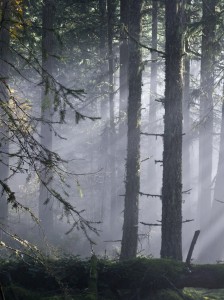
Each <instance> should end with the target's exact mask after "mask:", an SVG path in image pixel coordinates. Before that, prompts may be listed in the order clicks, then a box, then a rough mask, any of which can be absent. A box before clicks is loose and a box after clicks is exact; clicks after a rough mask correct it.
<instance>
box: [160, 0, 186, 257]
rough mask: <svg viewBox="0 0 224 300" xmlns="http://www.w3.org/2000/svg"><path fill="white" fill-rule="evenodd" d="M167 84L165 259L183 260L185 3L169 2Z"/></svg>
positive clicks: (164, 167) (163, 227) (164, 213)
mask: <svg viewBox="0 0 224 300" xmlns="http://www.w3.org/2000/svg"><path fill="white" fill-rule="evenodd" d="M165 9H166V69H165V72H166V74H165V75H166V80H165V117H164V126H165V128H164V130H165V131H164V152H163V188H162V245H161V257H169V258H174V259H178V260H182V172H181V171H182V170H181V168H182V73H183V70H182V56H183V44H182V41H183V13H184V4H183V1H180V0H175V1H170V0H166V2H165Z"/></svg>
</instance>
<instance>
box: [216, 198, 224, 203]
mask: <svg viewBox="0 0 224 300" xmlns="http://www.w3.org/2000/svg"><path fill="white" fill-rule="evenodd" d="M215 201H217V202H219V203H224V201H221V200H218V199H215Z"/></svg>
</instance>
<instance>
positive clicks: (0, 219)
mask: <svg viewBox="0 0 224 300" xmlns="http://www.w3.org/2000/svg"><path fill="white" fill-rule="evenodd" d="M1 10H2V19H1V29H0V78H1V79H0V80H1V81H0V101H1V107H0V115H1V120H3V122H1V127H0V144H1V147H0V151H1V155H0V161H1V163H0V180H1V181H2V182H3V183H4V184H7V178H8V176H9V156H8V153H9V132H8V126H7V122H8V115H7V113H6V110H5V107H4V106H5V105H6V106H7V105H8V101H9V91H8V87H7V85H8V77H9V64H8V62H9V54H10V53H9V52H10V51H9V44H10V15H11V1H10V0H4V1H2V3H1ZM7 219H8V203H7V194H6V193H5V192H4V189H3V188H2V187H1V188H0V226H6V225H7Z"/></svg>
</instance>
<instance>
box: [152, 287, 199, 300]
mask: <svg viewBox="0 0 224 300" xmlns="http://www.w3.org/2000/svg"><path fill="white" fill-rule="evenodd" d="M180 293H181V292H180ZM183 299H184V300H193V298H191V297H190V296H188V295H183V296H181V294H179V293H178V292H177V291H174V290H170V289H167V290H164V289H163V290H159V291H157V292H155V293H154V295H153V296H151V297H150V300H183Z"/></svg>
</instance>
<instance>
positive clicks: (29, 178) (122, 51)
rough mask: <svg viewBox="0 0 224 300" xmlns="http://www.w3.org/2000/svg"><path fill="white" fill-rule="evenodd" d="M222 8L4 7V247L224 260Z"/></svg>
mask: <svg viewBox="0 0 224 300" xmlns="http://www.w3.org/2000/svg"><path fill="white" fill-rule="evenodd" d="M223 9H224V3H223V1H221V0H219V1H218V0H215V1H214V0H213V1H212V0H203V1H193V0H192V1H189V0H188V1H180V0H175V1H162V0H161V1H154V0H145V1H143V0H139V1H134V0H120V1H117V0H82V1H79V0H76V1H74V0H73V1H71V0H63V1H62V0H57V1H55V0H43V1H37V0H36V1H33V0H29V1H28V0H2V1H1V23H0V26H1V27H0V100H1V101H0V114H1V122H0V139H1V144H0V185H1V190H2V191H1V193H0V219H1V222H0V223H1V246H2V248H1V252H2V256H5V255H7V251H6V250H7V249H9V250H11V251H22V252H25V253H27V252H28V253H30V251H31V252H32V251H34V250H35V249H36V248H35V247H36V246H37V247H38V249H42V250H43V251H44V252H45V253H46V254H48V255H52V256H54V255H56V256H57V255H80V256H82V257H89V256H90V255H91V253H93V252H94V253H95V254H97V255H100V256H106V257H107V256H108V257H112V258H114V257H116V258H119V257H120V260H126V259H129V258H134V257H136V255H138V256H142V255H143V256H149V257H151V256H153V257H160V256H161V257H163V258H174V259H177V260H182V259H185V258H186V255H187V252H188V249H189V247H190V243H191V240H192V237H193V235H194V232H195V231H196V230H200V236H199V239H198V241H197V244H196V247H195V250H194V255H193V258H194V260H195V261H198V262H203V263H204V262H209V263H211V262H216V261H222V260H223V254H224V250H223V249H224V248H223V246H224V240H223V232H224V222H223V213H224V199H223V192H224V187H223V183H222V182H223V178H224V119H223V113H224V106H223V63H224V62H223V50H222V49H223Z"/></svg>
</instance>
